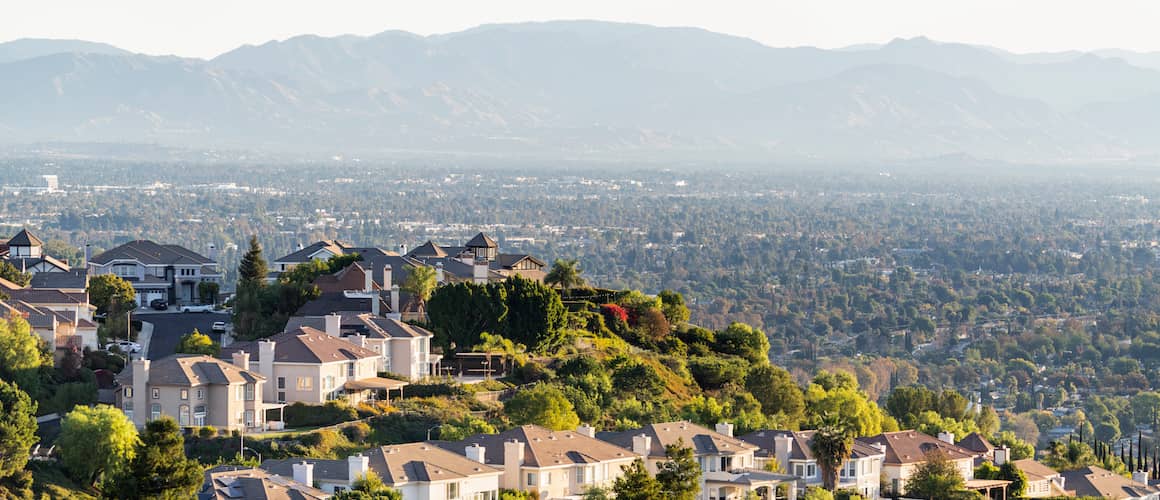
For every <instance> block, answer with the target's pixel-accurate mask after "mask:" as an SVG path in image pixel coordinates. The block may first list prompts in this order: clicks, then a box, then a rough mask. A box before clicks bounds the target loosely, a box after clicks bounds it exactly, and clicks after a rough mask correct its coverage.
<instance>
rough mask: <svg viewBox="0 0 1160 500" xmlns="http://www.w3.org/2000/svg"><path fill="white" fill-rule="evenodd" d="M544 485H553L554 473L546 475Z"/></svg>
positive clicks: (546, 473)
mask: <svg viewBox="0 0 1160 500" xmlns="http://www.w3.org/2000/svg"><path fill="white" fill-rule="evenodd" d="M544 484H552V473H551V472H545V473H544Z"/></svg>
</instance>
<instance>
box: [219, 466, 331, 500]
mask: <svg viewBox="0 0 1160 500" xmlns="http://www.w3.org/2000/svg"><path fill="white" fill-rule="evenodd" d="M292 477H293V470H291V471H290V474H287V475H285V476H280V475H277V474H270V473H268V472H266V471H264V470H262V469H249V468H244V469H243V468H233V469H232V470H230V468H224V467H223V468H215V469H211V470H209V471H206V478H207V480H206V484H204V485H203V491H202V492H201V493H200V494H198V498H199V499H204V500H210V499H212V500H233V499H239V498H246V499H250V498H253V499H265V500H322V499H326V498H330V497H331V495H329V494H327V493H325V492H323V491H322V490H319V489H316V488H314V487H313V486H312V485H308V484H302V483H299V482H297V481H294V480H293V479H291V478H292Z"/></svg>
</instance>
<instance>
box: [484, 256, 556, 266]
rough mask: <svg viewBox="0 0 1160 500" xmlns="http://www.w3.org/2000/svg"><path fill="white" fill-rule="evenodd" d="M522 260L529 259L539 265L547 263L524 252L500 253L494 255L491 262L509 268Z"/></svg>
mask: <svg viewBox="0 0 1160 500" xmlns="http://www.w3.org/2000/svg"><path fill="white" fill-rule="evenodd" d="M523 260H530V261H532V262H534V263H535V264H536V265H538V266H540V267H543V266H546V265H548V264H547V263H546V262H544V261H542V260H540V259H538V258H536V257H535V256H532V255H528V254H524V253H501V254H499V255H496V256H495V262H494V263H493V264H495V265H498V266H499V267H501V268H511V267H512V266H514V265H516V264H519V263H520V261H523Z"/></svg>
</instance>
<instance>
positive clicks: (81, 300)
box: [0, 273, 99, 358]
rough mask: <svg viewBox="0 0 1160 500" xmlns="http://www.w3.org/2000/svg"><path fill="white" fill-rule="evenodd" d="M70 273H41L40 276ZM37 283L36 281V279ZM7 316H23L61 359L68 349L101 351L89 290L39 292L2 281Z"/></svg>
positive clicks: (3, 307)
mask: <svg viewBox="0 0 1160 500" xmlns="http://www.w3.org/2000/svg"><path fill="white" fill-rule="evenodd" d="M48 274H52V275H63V274H66V273H39V274H38V275H40V276H43V275H48ZM34 279H35V277H34ZM0 292H2V293H3V294H4V295H5V296H7V299H6V300H5V301H2V302H0V310H3V312H4V314H5V315H7V314H19V315H20V316H22V317H23V318H24V319H25V320H26V321H28V323H29V325H31V326H32V330H33V332H34V333H36V334H37V335H38V336H39V337H40V338H41V340H43V341H44V344H45V346H46V347H47V348H48V349H49V350H50V351H53V353H54V355H56V356H57V357H58V358H59V357H60V356H62V355H63V352H64V351H65V350H68V349H73V348H75V349H78V350H83V349H84V348H86V347H87V348H89V349H97V348H98V347H99V346H97V324H96V323H95V322H94V321H93V310H94V308H93V306H92V305H90V304H89V294H88V292H86V291H85V290H80V291H76V290H72V289H64V290H60V289H52V288H44V289H36V288H31V287H21V286H19V285H17V284H15V283H12V282H10V281H7V280H3V279H0Z"/></svg>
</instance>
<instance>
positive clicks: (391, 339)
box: [286, 313, 442, 380]
mask: <svg viewBox="0 0 1160 500" xmlns="http://www.w3.org/2000/svg"><path fill="white" fill-rule="evenodd" d="M303 326H306V327H310V328H314V329H316V330H321V331H323V332H325V333H326V334H327V335H330V336H332V337H338V338H344V339H348V340H354V339H356V338H359V337H361V338H360V339H358V341H360V342H362V343H363V347H366V348H368V349H370V350H372V351H375V352H377V353H379V355H380V359H379V366H378V371H380V372H391V373H395V374H398V375H402V376H405V377H407V378H408V379H410V380H418V379H421V378H423V377H426V376H429V375H431V374H434V373H439V368H438V367H439V363H440V361H441V360H442V356H441V355H439V354H432V353H431V339H432V338H433V337H434V334H433V333H431V332H430V331H428V330H427V329H425V328H422V327H419V326H415V325H412V324H409V323H404V322H402V321H399V320H398V319H395V318H384V317H381V316H376V315H374V314H370V313H340V314H331V315H326V316H295V317H292V318H290V320H289V322H287V324H286V329H287V330H293V329H296V328H299V327H303Z"/></svg>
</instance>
